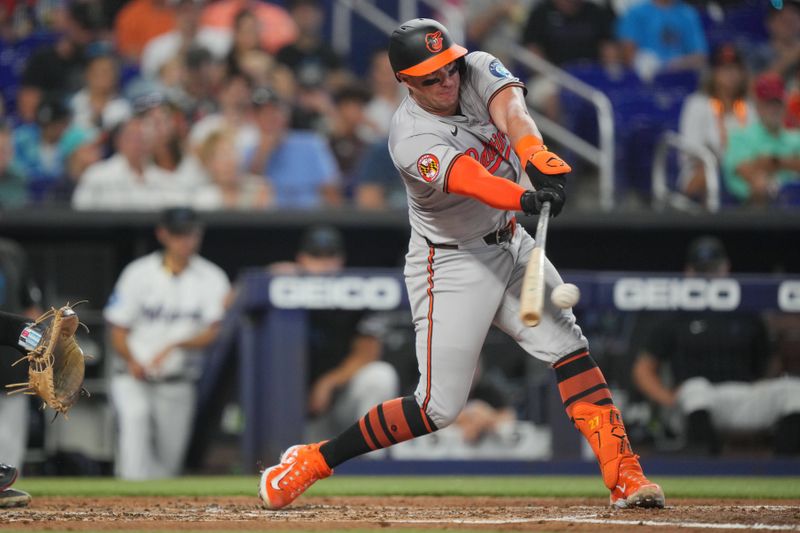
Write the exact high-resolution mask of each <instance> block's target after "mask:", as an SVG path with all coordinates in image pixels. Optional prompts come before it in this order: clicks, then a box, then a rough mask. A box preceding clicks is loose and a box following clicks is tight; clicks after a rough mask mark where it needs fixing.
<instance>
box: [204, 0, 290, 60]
mask: <svg viewBox="0 0 800 533" xmlns="http://www.w3.org/2000/svg"><path fill="white" fill-rule="evenodd" d="M243 9H247V10H249V11H252V12H253V13H254V14H255V16H256V18H257V19H258V23H259V27H260V33H259V35H260V37H261V46H263V47H264V49H265V50H266V51H267V52H268V53H270V54H274V53H276V52H277V51H278V50H280V49H281V48H282V47H284V46H286V45H287V44H289V43H291V42H294V40H295V39H296V38H297V26H295V23H294V21H293V20H292V17H290V16H289V14H288V13H287V12H286V10H285V9H284V8H282V7H280V6H278V5H275V4H273V3H270V2H265V1H261V0H219V1H217V2H212V3H211V4H209V5H208V6H207V7H206V8H205V10H204V11H203V18H202V20H201V24H202V25H203V26H210V27H213V28H224V29H228V30H229V29H231V28H232V27H233V23H234V19H235V18H236V14H237V13H239V12H240V11H242V10H243Z"/></svg>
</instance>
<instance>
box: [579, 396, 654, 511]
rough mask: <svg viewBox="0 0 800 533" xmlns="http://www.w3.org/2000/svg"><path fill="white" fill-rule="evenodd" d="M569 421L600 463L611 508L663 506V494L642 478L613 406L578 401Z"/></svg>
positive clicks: (620, 418)
mask: <svg viewBox="0 0 800 533" xmlns="http://www.w3.org/2000/svg"><path fill="white" fill-rule="evenodd" d="M572 418H573V420H574V421H575V427H577V428H578V430H580V432H581V433H582V434H583V436H584V437H586V440H587V441H589V445H590V446H591V447H592V451H594V454H595V456H596V457H597V461H598V462H599V463H600V472H601V473H602V474H603V483H605V485H606V487H608V490H610V491H611V505H612V506H614V507H616V508H618V509H624V508H627V507H664V491H663V490H661V487H660V486H658V485H657V484H655V483H652V482H651V481H650V480H648V479H647V478H646V477H645V476H644V473H643V472H642V467H641V466H640V465H639V456H638V455H634V454H633V451H632V450H631V445H630V442H628V435H627V434H626V433H625V426H624V424H623V423H622V417H621V416H620V414H619V411H618V410H617V408H616V407H614V406H613V405H608V406H597V405H593V404H590V403H586V402H581V403H578V404H576V405H575V407H574V408H573V409H572Z"/></svg>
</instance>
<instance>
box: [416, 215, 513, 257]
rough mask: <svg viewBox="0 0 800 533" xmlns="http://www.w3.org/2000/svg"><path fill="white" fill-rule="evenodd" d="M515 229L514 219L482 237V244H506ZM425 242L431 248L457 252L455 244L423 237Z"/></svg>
mask: <svg viewBox="0 0 800 533" xmlns="http://www.w3.org/2000/svg"><path fill="white" fill-rule="evenodd" d="M516 227H517V218H516V217H514V218H512V219H511V220H509V221H508V224H506V225H505V226H503V227H502V228H500V229H498V230H495V231H493V232H491V233H487V234H486V235H484V236H483V242H485V243H486V244H503V243H504V242H508V241H510V240H511V239H512V238H514V230H515V229H516ZM425 242H427V243H428V246H432V247H434V248H442V249H444V250H458V245H457V244H447V243H438V242H431V240H430V239H428V238H427V237H425Z"/></svg>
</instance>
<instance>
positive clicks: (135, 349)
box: [103, 208, 230, 479]
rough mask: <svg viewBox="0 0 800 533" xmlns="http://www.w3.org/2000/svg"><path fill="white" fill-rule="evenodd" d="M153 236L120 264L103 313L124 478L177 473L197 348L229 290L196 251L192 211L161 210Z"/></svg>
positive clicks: (198, 233) (208, 339)
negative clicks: (152, 247) (148, 245)
mask: <svg viewBox="0 0 800 533" xmlns="http://www.w3.org/2000/svg"><path fill="white" fill-rule="evenodd" d="M156 237H157V238H158V241H159V243H160V244H161V246H162V247H163V249H162V250H158V251H155V252H153V253H151V254H148V255H146V256H144V257H141V258H139V259H137V260H135V261H133V262H132V263H130V264H129V265H128V266H126V267H125V269H124V270H123V271H122V274H120V277H119V280H118V281H117V283H116V286H115V287H114V292H113V293H112V295H111V297H110V298H109V300H108V304H107V305H106V308H105V310H104V313H103V314H104V317H105V319H106V320H107V321H108V323H109V326H110V330H111V344H112V346H113V347H114V351H115V352H116V354H117V356H118V357H117V358H116V359H115V361H114V373H113V375H112V377H111V384H110V393H111V401H112V403H113V405H114V409H115V411H116V415H117V421H118V426H119V446H118V448H117V450H118V453H117V463H116V473H117V475H118V476H119V477H122V478H124V479H152V478H160V477H169V476H177V475H178V474H180V473H181V470H182V468H183V460H184V456H185V453H186V447H187V444H188V442H189V437H190V435H191V430H192V421H193V418H194V409H195V401H196V400H195V398H196V391H195V381H196V380H197V378H198V377H199V375H200V369H201V368H202V364H203V363H202V360H201V357H202V355H203V349H204V348H205V347H206V346H208V345H209V344H211V343H212V342H214V340H215V339H216V337H217V334H218V332H219V324H220V322H221V320H222V317H223V316H224V313H225V301H226V299H227V297H228V293H229V292H230V283H229V282H228V278H227V276H226V275H225V272H224V271H223V270H222V269H221V268H219V267H218V266H217V265H215V264H213V263H211V262H210V261H208V260H206V259H204V258H203V257H201V256H200V255H198V251H199V249H200V244H201V242H202V238H203V229H202V226H201V225H200V223H199V221H198V218H197V215H196V214H195V212H194V211H192V210H191V209H188V208H174V209H168V210H166V211H164V212H163V213H162V216H161V219H160V221H159V224H158V227H157V228H156Z"/></svg>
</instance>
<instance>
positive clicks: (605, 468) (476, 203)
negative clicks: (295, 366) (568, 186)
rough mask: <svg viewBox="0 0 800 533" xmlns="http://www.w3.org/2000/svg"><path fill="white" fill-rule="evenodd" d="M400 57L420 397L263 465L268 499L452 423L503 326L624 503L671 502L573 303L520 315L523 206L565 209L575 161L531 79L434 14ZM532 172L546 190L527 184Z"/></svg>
mask: <svg viewBox="0 0 800 533" xmlns="http://www.w3.org/2000/svg"><path fill="white" fill-rule="evenodd" d="M389 58H390V61H391V64H392V68H393V70H394V71H395V75H396V77H397V79H398V81H400V82H401V83H403V84H404V85H405V86H406V87H407V88H408V91H409V95H408V96H407V97H406V98H405V100H404V101H403V102H402V103H401V104H400V107H399V108H398V110H397V112H396V113H395V115H394V118H393V119H392V125H391V130H390V135H389V149H390V152H391V154H392V159H393V161H394V164H395V166H396V167H397V168H398V170H399V171H400V174H401V176H402V178H403V181H404V183H405V186H406V191H407V196H408V207H409V209H408V212H409V219H410V223H411V239H410V241H409V250H408V254H407V255H406V266H405V271H404V274H405V278H406V286H407V288H408V294H409V299H410V303H411V311H412V314H413V322H414V327H415V331H416V338H417V341H416V344H417V360H418V366H419V371H420V381H419V385H418V387H417V389H416V392H415V394H414V395H413V396H408V397H405V398H397V399H394V400H390V401H387V402H384V403H382V404H380V405H377V406H375V407H374V408H372V409H371V410H370V411H369V412H368V413H367V414H366V415H364V416H363V417H362V418H361V419H360V420H359V421H358V422H356V423H355V424H354V425H353V426H351V427H350V428H349V429H347V430H345V431H344V432H343V433H342V434H340V435H339V436H337V437H335V438H333V439H331V440H329V441H324V442H320V443H316V444H309V445H296V446H292V447H291V448H289V449H288V450H287V451H286V452H285V453H284V454H283V455H282V456H281V462H280V463H279V464H278V465H275V466H273V467H271V468H269V469H267V470H265V471H264V472H263V474H262V476H261V480H260V484H259V495H260V497H261V498H262V500H263V501H264V503H265V504H266V506H267V507H269V508H272V509H279V508H281V507H284V506H286V505H288V504H289V503H291V502H292V501H293V500H294V499H295V498H297V496H299V495H300V494H302V493H303V492H304V491H305V490H306V489H307V488H308V487H309V486H310V485H311V484H312V483H314V482H315V481H317V480H319V479H322V478H325V477H327V476H329V475H331V474H332V473H333V470H332V469H333V468H335V467H336V466H337V465H339V464H341V463H342V462H344V461H346V460H348V459H350V458H352V457H355V456H358V455H361V454H364V453H367V452H369V451H371V450H376V449H379V448H384V447H387V446H391V445H392V444H396V443H398V442H401V441H405V440H408V439H411V438H414V437H418V436H421V435H425V434H427V433H431V432H433V431H436V430H437V429H440V428H443V427H445V426H447V425H448V424H451V423H452V422H453V421H454V420H455V419H456V417H457V416H458V414H459V412H460V411H461V409H462V408H463V406H464V404H465V402H466V400H467V396H468V394H469V389H470V384H471V382H472V377H473V374H474V372H475V369H476V366H477V362H478V355H479V353H480V350H481V346H482V344H483V342H484V339H485V337H486V334H487V332H488V330H489V327H490V326H491V325H492V324H494V325H495V326H497V327H498V328H500V329H501V330H503V331H505V332H506V333H507V334H508V335H510V336H511V337H512V338H514V339H515V340H516V341H517V342H518V343H519V344H520V346H522V347H523V348H524V349H525V350H526V351H528V352H529V353H530V354H531V355H533V356H534V357H536V358H538V359H540V360H542V361H544V362H546V363H548V364H550V365H551V366H552V367H553V369H554V370H555V372H556V378H557V380H558V386H559V391H560V393H561V397H562V400H563V402H564V406H565V408H566V411H567V415H568V416H569V417H570V418H571V420H572V421H573V422H574V424H575V426H576V427H577V429H578V430H579V431H580V432H581V433H582V434H583V435H584V437H585V438H586V439H587V440H588V442H589V444H590V445H591V448H592V450H593V451H594V453H595V455H596V456H597V459H598V461H599V463H600V469H601V472H602V475H603V481H604V483H605V485H606V486H607V487H608V489H609V490H610V491H611V496H610V500H611V504H612V505H613V506H615V507H618V508H624V507H631V506H639V507H663V506H664V493H663V491H662V490H661V487H659V486H658V485H657V484H655V483H652V482H650V481H649V480H648V479H647V478H646V477H645V476H644V474H643V473H642V469H641V466H640V465H639V461H638V458H637V456H636V455H634V454H633V452H632V451H631V447H630V444H629V442H628V438H627V435H626V433H625V427H624V425H623V423H622V418H621V417H620V413H619V411H618V410H617V409H616V407H614V404H613V401H612V398H611V392H610V391H609V388H608V385H607V384H606V381H605V379H604V378H603V374H602V372H601V371H600V369H599V368H598V367H597V365H596V364H595V362H594V361H593V360H592V358H591V356H590V355H589V350H588V343H587V340H586V338H585V337H584V336H583V335H582V334H581V330H580V328H579V327H578V326H577V324H576V323H575V317H574V315H573V314H572V311H571V310H570V309H567V310H562V309H558V308H556V307H555V306H553V305H552V304H551V303H550V301H549V298H548V297H546V298H545V302H547V303H546V304H545V305H546V306H545V312H544V316H543V318H542V320H541V323H540V324H539V325H538V326H537V327H536V328H528V327H526V326H524V325H523V323H522V321H521V320H520V318H519V294H520V288H521V284H522V278H523V275H524V272H525V267H526V263H527V261H528V257H529V255H530V253H531V250H532V249H533V245H534V242H533V239H532V238H531V236H530V235H528V233H527V232H526V231H525V229H524V228H523V227H521V226H520V225H518V224H517V222H516V220H515V218H514V212H515V211H523V212H525V213H526V214H536V213H538V212H539V211H540V209H541V206H542V204H543V202H545V201H549V202H550V204H551V209H552V213H553V215H554V216H555V215H557V214H558V213H559V212H560V211H561V208H562V207H563V205H564V201H565V200H566V193H565V183H566V180H565V174H567V173H568V172H570V170H571V168H570V167H569V165H567V164H566V163H565V162H564V161H563V160H562V159H561V158H560V157H558V156H557V155H555V154H554V153H552V152H550V151H548V150H547V147H546V146H544V145H543V143H542V136H541V134H540V133H539V130H538V129H537V127H536V124H535V123H534V121H533V120H532V119H531V117H530V116H529V115H528V113H527V106H526V103H525V98H524V91H525V88H524V86H523V84H522V83H521V82H520V81H519V79H517V78H515V77H514V76H513V75H512V74H511V73H510V72H509V71H508V70H507V69H506V68H505V67H504V66H503V64H502V63H501V62H500V61H499V60H497V59H496V58H495V57H493V56H491V55H489V54H487V53H484V52H473V53H470V54H467V50H466V49H464V48H463V47H461V46H459V45H458V44H455V43H454V42H453V41H452V39H451V38H450V35H449V34H448V31H447V29H446V28H445V27H444V26H442V25H441V24H439V23H438V22H436V21H434V20H429V19H415V20H411V21H408V22H406V23H404V24H402V25H401V26H400V27H399V28H398V29H396V30H395V31H394V33H393V34H392V36H391V40H390V44H389ZM526 174H527V176H528V178H529V179H530V180H531V183H532V184H533V186H534V188H535V190H526V189H525V188H523V187H522V186H520V185H519V182H520V180H521V179H522V177H523V176H524V175H526ZM545 275H546V282H547V292H548V293H549V292H550V291H551V290H552V289H553V288H554V287H555V286H557V285H559V284H561V277H560V276H559V274H558V272H557V271H556V269H555V267H553V265H552V264H550V263H549V262H548V263H547V264H546V265H545Z"/></svg>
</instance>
